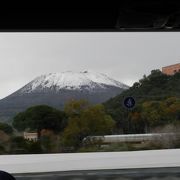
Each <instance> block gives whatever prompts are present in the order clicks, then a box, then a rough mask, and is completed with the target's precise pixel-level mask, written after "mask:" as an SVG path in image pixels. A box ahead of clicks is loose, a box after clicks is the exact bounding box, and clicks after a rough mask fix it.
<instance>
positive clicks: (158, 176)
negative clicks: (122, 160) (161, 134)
mask: <svg viewBox="0 0 180 180" xmlns="http://www.w3.org/2000/svg"><path fill="white" fill-rule="evenodd" d="M15 178H16V179H17V180H179V179H180V168H147V169H125V170H96V171H95V170H93V171H92V170H91V171H70V172H54V173H36V174H16V175H15Z"/></svg>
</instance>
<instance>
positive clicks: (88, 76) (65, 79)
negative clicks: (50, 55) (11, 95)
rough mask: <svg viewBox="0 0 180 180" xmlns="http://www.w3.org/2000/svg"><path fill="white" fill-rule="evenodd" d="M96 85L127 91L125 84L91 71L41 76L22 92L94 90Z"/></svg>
mask: <svg viewBox="0 0 180 180" xmlns="http://www.w3.org/2000/svg"><path fill="white" fill-rule="evenodd" d="M94 84H98V85H101V86H102V87H103V86H104V85H108V86H115V87H119V88H123V89H127V88H128V86H126V85H125V84H123V83H120V82H118V81H116V80H114V79H112V78H109V77H108V76H106V75H105V74H101V73H94V72H89V71H82V72H72V71H66V72H62V73H49V74H45V75H41V76H39V77H37V78H36V79H34V80H33V81H31V82H30V83H29V84H28V85H26V86H24V87H23V88H22V89H21V92H26V93H28V92H32V91H35V90H36V89H37V88H39V87H41V88H51V87H56V89H71V90H72V89H80V88H81V87H82V86H88V87H89V89H93V86H94Z"/></svg>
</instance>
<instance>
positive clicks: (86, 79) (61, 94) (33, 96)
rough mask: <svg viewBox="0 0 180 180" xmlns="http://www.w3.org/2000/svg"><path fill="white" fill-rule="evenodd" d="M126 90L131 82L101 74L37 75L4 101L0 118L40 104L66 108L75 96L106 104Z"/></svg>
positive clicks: (85, 72)
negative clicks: (126, 83) (67, 103)
mask: <svg viewBox="0 0 180 180" xmlns="http://www.w3.org/2000/svg"><path fill="white" fill-rule="evenodd" d="M125 89H128V86H127V85H125V84H123V83H120V82H118V81H116V80H114V79H112V78H110V77H108V76H106V75H104V74H101V73H94V72H88V71H84V72H71V71H67V72H62V73H49V74H45V75H41V76H39V77H37V78H35V79H34V80H32V81H31V82H30V83H28V84H26V85H25V86H24V87H22V88H21V89H19V90H17V91H16V92H14V93H13V94H11V95H9V96H7V97H6V98H4V99H2V100H0V119H1V120H7V119H11V118H12V117H13V116H14V115H15V114H16V113H18V112H20V111H23V110H25V109H26V108H28V107H30V106H33V105H39V104H47V105H50V106H53V107H56V108H63V106H64V104H65V103H66V102H67V101H68V100H71V99H86V100H88V101H89V102H91V103H93V104H96V103H102V102H105V101H106V100H108V99H109V98H111V97H114V96H116V95H117V94H120V93H121V92H122V91H124V90H125Z"/></svg>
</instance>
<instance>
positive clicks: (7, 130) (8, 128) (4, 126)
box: [0, 122, 13, 134]
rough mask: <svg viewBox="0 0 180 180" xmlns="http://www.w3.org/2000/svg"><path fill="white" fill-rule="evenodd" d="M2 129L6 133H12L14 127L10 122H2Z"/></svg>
mask: <svg viewBox="0 0 180 180" xmlns="http://www.w3.org/2000/svg"><path fill="white" fill-rule="evenodd" d="M0 130H2V131H4V132H5V133H6V134H12V133H13V128H12V126H10V125H9V124H6V123H1V122H0Z"/></svg>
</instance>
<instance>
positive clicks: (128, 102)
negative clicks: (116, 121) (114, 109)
mask: <svg viewBox="0 0 180 180" xmlns="http://www.w3.org/2000/svg"><path fill="white" fill-rule="evenodd" d="M135 104H136V102H135V100H134V98H133V97H126V98H125V99H124V106H125V107H126V108H128V109H132V108H133V107H134V106H135Z"/></svg>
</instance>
